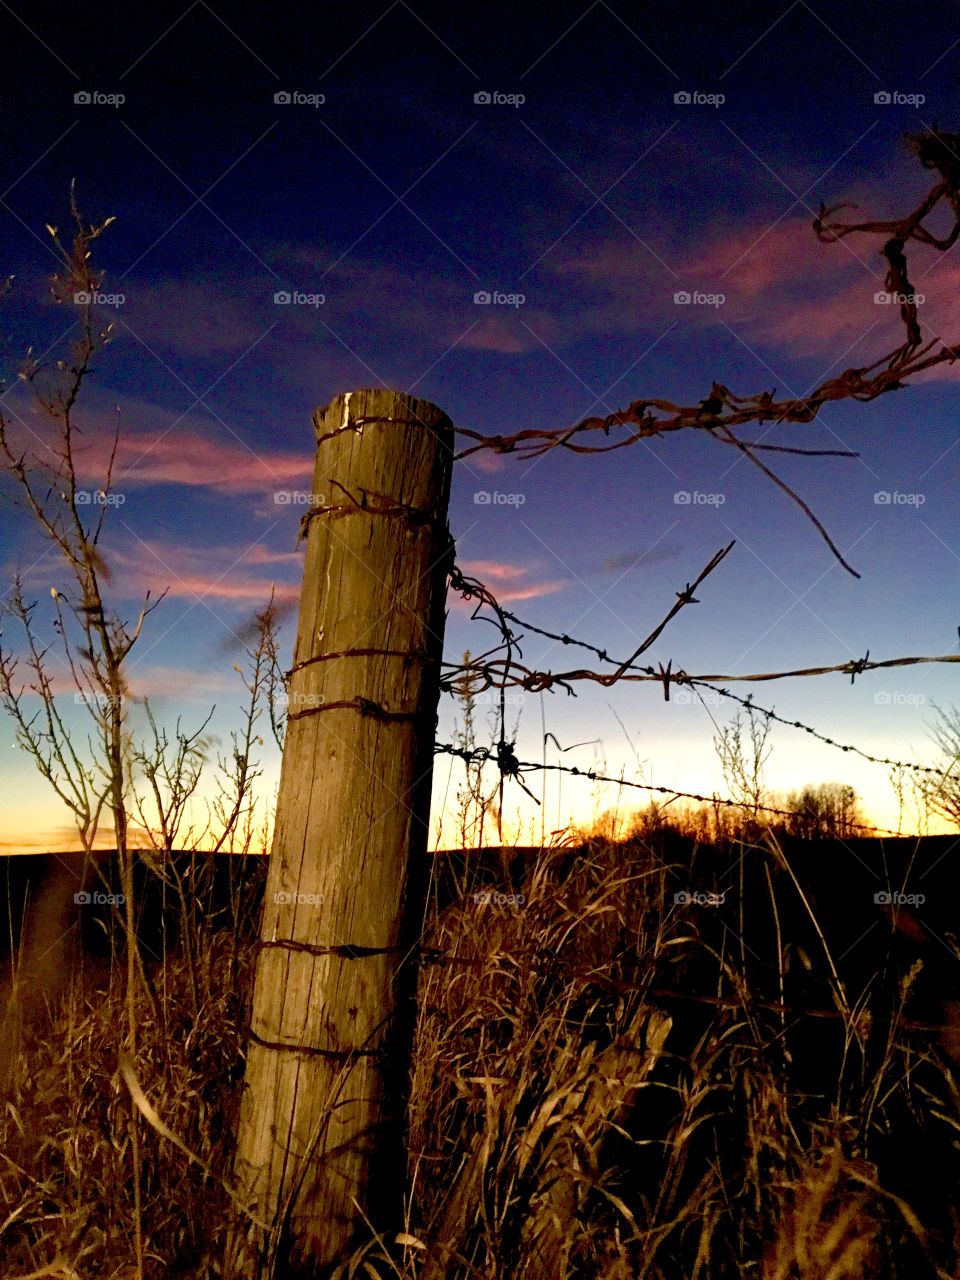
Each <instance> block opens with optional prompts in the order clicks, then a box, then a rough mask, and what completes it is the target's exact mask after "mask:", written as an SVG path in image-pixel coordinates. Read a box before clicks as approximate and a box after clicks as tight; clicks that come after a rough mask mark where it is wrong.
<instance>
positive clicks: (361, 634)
mask: <svg viewBox="0 0 960 1280" xmlns="http://www.w3.org/2000/svg"><path fill="white" fill-rule="evenodd" d="M314 425H315V427H316V432H317V440H318V444H317V459H316V468H315V472H314V482H313V491H314V500H315V506H314V509H313V512H312V514H311V516H310V518H309V519H308V520H307V522H306V544H307V545H306V563H305V569H304V582H303V592H302V596H301V601H300V616H299V624H298V631H297V640H296V648H295V651H294V662H293V668H292V674H291V680H290V690H289V693H290V702H289V713H290V719H289V722H288V727H287V736H286V740H285V744H284V753H283V765H282V771H281V780H280V792H279V799H278V807H277V818H276V831H275V837H274V842H273V849H272V853H271V857H270V860H269V870H268V878H267V886H266V895H265V904H264V911H263V921H262V928H261V950H260V953H259V957H258V962H257V972H256V983H255V990H254V998H253V1013H252V1018H251V1033H252V1034H251V1037H250V1043H249V1047H248V1052H247V1065H246V1076H245V1090H244V1097H243V1104H242V1110H241V1118H240V1128H239V1135H238V1147H237V1157H236V1173H237V1178H238V1181H239V1184H240V1187H241V1188H242V1193H243V1194H244V1195H245V1196H246V1197H247V1198H248V1202H251V1203H252V1205H253V1212H254V1213H255V1215H256V1217H257V1218H259V1219H260V1220H261V1221H262V1222H269V1223H271V1224H272V1225H273V1226H274V1228H275V1240H274V1243H276V1241H277V1240H280V1245H279V1248H280V1252H281V1255H285V1254H286V1253H287V1252H289V1257H287V1258H286V1261H285V1264H284V1265H285V1266H286V1267H287V1268H288V1273H289V1274H292V1275H295V1274H297V1273H298V1270H299V1269H301V1268H302V1269H303V1270H304V1271H305V1272H306V1270H307V1269H308V1267H309V1272H310V1274H316V1273H318V1269H319V1274H324V1273H325V1272H326V1271H327V1270H328V1269H331V1268H333V1267H334V1266H335V1264H336V1263H338V1262H339V1261H341V1260H342V1259H343V1258H344V1257H345V1256H347V1255H349V1253H350V1251H351V1250H352V1249H353V1248H354V1247H355V1246H356V1245H357V1243H358V1242H359V1241H360V1240H362V1239H364V1238H369V1229H368V1228H367V1227H365V1225H364V1215H366V1216H367V1217H369V1218H370V1220H371V1221H372V1222H373V1223H374V1224H376V1225H377V1226H378V1227H382V1226H384V1224H387V1225H390V1224H391V1223H390V1220H391V1219H392V1218H395V1217H396V1215H398V1214H399V1210H400V1205H401V1195H402V1186H403V1179H402V1170H403V1150H402V1120H403V1108H404V1103H405V1095H406V1081H407V1077H408V1054H409V1042H410V1035H411V1031H412V1021H413V1019H412V1007H413V996H414V991H415V972H414V964H413V962H412V961H411V960H409V959H408V960H407V962H406V963H405V964H404V963H403V960H404V953H405V951H406V950H407V949H408V948H409V946H410V944H411V942H413V941H415V939H416V938H417V937H418V936H419V931H420V926H421V923H422V919H423V906H424V884H423V868H424V867H425V862H426V847H427V830H428V819H429V801H430V781H431V773H432V760H433V742H434V734H435V729H436V708H437V699H438V688H439V686H438V680H439V665H440V658H441V651H442V643H443V623H444V616H445V615H444V603H445V582H446V573H447V567H448V563H449V560H448V556H449V535H448V533H447V529H446V512H447V502H448V499H449V490H450V472H451V460H452V454H453V449H452V445H453V428H452V425H451V423H450V421H449V419H448V418H447V417H446V416H445V415H444V414H443V413H442V412H441V411H440V410H439V409H437V408H436V407H435V406H434V405H431V404H429V403H427V402H426V401H422V400H417V399H414V398H412V397H409V396H404V395H400V394H396V393H393V392H387V391H354V392H351V393H349V394H347V395H343V396H338V397H337V398H336V399H335V400H334V401H333V402H332V403H331V404H330V405H328V406H327V408H326V409H323V410H318V412H317V414H316V416H315V422H314ZM371 651H372V652H371ZM276 1046H285V1047H276ZM358 1206H359V1210H362V1213H361V1212H360V1211H359V1210H358ZM284 1240H286V1241H287V1243H284ZM238 1274H244V1272H243V1271H239V1272H238Z"/></svg>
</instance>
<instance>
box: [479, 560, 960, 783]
mask: <svg viewBox="0 0 960 1280" xmlns="http://www.w3.org/2000/svg"><path fill="white" fill-rule="evenodd" d="M731 545H732V544H731ZM502 613H503V617H504V618H506V619H508V620H509V621H510V622H513V623H515V624H516V625H517V626H520V627H523V628H524V630H525V631H532V632H535V633H536V634H537V635H540V636H544V637H545V638H546V639H548V640H555V641H557V642H558V643H559V644H563V645H575V646H577V647H579V648H581V649H586V650H588V651H589V652H590V653H594V654H596V655H597V657H598V658H599V659H600V660H601V662H609V663H611V664H612V665H614V666H622V665H623V664H622V663H621V662H620V661H619V659H617V658H612V657H611V656H610V654H609V653H608V652H607V651H606V649H602V648H600V647H599V646H597V645H593V644H590V643H589V642H588V641H586V640H579V639H577V638H576V637H574V636H571V635H568V634H567V633H566V632H556V631H548V630H547V629H546V628H544V627H538V626H536V625H535V624H534V623H532V622H529V621H527V620H526V619H524V618H520V617H518V615H517V614H515V613H513V612H512V611H511V610H509V609H503V610H502ZM520 638H521V639H522V637H520ZM957 656H958V657H960V655H957ZM626 665H627V668H628V669H631V668H633V664H632V663H630V662H629V661H628V662H627V664H626ZM636 669H637V670H639V671H641V672H643V673H645V674H655V673H653V669H652V668H651V667H639V668H636ZM657 678H658V679H659V678H660V677H659V676H658V677H657ZM679 683H681V684H684V685H689V687H690V688H692V689H693V690H694V691H695V692H696V691H697V690H698V689H706V690H708V691H709V692H710V693H715V694H717V695H718V696H719V697H722V698H728V699H729V700H731V701H732V702H736V703H739V705H740V706H742V707H745V708H746V709H747V710H748V711H752V712H755V713H756V714H757V715H761V716H763V717H764V718H765V719H767V720H772V721H776V723H777V724H782V725H785V726H786V727H787V728H789V729H802V730H803V732H804V733H808V734H809V735H810V736H811V737H813V738H816V739H817V740H818V741H820V742H823V743H825V744H826V746H828V747H834V748H836V750H838V751H843V752H845V753H849V754H851V755H856V756H859V757H860V758H861V759H863V760H866V761H868V762H869V763H870V764H881V765H887V766H889V767H890V768H895V769H909V770H911V771H912V772H914V773H924V774H929V775H932V776H935V777H938V778H949V777H952V776H953V774H952V771H950V770H945V769H937V768H935V767H934V766H933V765H923V764H917V763H915V762H914V761H911V760H893V759H891V758H890V757H888V756H875V755H871V753H870V752H869V751H864V750H863V748H862V747H857V746H854V745H852V744H851V743H845V742H838V741H837V740H836V739H834V738H831V737H829V736H828V735H827V734H825V733H821V732H820V730H819V729H814V728H813V727H812V726H811V725H808V724H804V723H803V722H802V721H801V720H788V719H787V718H786V717H785V716H781V715H778V714H777V713H776V712H775V711H773V710H772V709H771V708H769V707H762V706H760V705H759V704H758V703H756V702H754V701H753V695H752V694H748V695H747V696H746V697H745V698H743V697H741V696H740V694H738V693H733V692H732V690H730V689H723V688H720V687H718V686H717V685H715V684H710V683H709V682H708V681H707V680H706V679H704V678H700V677H697V676H688V677H686V679H685V680H682V681H679Z"/></svg>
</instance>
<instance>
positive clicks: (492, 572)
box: [451, 560, 570, 607]
mask: <svg viewBox="0 0 960 1280" xmlns="http://www.w3.org/2000/svg"><path fill="white" fill-rule="evenodd" d="M460 567H461V569H462V570H463V571H464V573H465V574H467V576H468V577H471V578H478V579H479V580H480V581H481V582H482V583H483V584H484V586H487V587H489V588H490V590H491V591H492V592H493V594H494V595H495V596H496V598H497V600H499V601H500V603H501V604H508V603H510V602H511V601H516V600H535V599H537V598H538V597H540V596H548V595H553V593H554V592H556V591H562V590H563V589H564V588H565V587H567V586H569V585H570V584H569V582H567V581H566V579H563V578H553V579H545V580H541V581H539V582H526V581H524V579H525V578H526V577H527V575H528V574H529V573H530V570H529V569H527V568H526V567H524V566H523V565H516V564H508V563H506V562H505V561H502V560H465V561H463V562H462V563H461V565H460ZM459 599H460V597H459V596H456V595H455V594H454V595H453V596H452V597H451V600H459ZM471 607H473V605H471Z"/></svg>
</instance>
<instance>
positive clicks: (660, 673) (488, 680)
mask: <svg viewBox="0 0 960 1280" xmlns="http://www.w3.org/2000/svg"><path fill="white" fill-rule="evenodd" d="M734 545H735V543H733V542H731V543H729V544H728V545H727V546H726V547H725V548H722V549H721V550H720V551H718V552H717V553H716V555H714V556H713V558H712V559H711V560H710V561H709V563H708V564H707V565H706V567H705V568H704V569H703V570H702V571H701V573H700V575H699V576H698V577H697V579H696V581H695V582H694V583H693V584H692V585H691V584H690V583H687V585H686V587H685V588H684V590H683V591H678V592H677V593H676V595H677V603H675V604H674V605H672V606H671V608H670V609H669V611H668V612H667V614H666V616H665V617H664V618H663V620H662V621H661V622H660V623H659V624H658V625H657V626H656V627H655V628H654V630H653V631H652V632H651V633H650V635H649V636H647V638H646V639H645V640H644V641H643V642H642V643H641V644H640V646H639V647H638V648H637V649H636V650H634V652H633V654H631V656H630V658H628V659H627V660H626V661H625V662H622V663H620V664H619V665H618V666H617V669H616V670H615V671H613V672H601V671H591V670H589V669H586V668H582V667H580V668H576V669H574V670H570V671H559V672H553V671H539V670H536V669H534V668H531V667H527V666H525V665H524V664H523V663H520V662H517V661H515V660H514V659H513V657H512V653H513V651H514V650H516V651H517V653H518V654H519V653H521V652H522V651H521V650H520V648H519V639H520V638H521V637H518V636H516V635H515V634H514V632H513V631H511V629H510V627H509V625H508V623H507V618H508V614H507V611H506V610H505V609H504V608H503V606H502V605H500V604H499V603H497V601H496V599H495V597H494V596H493V593H492V592H491V591H490V589H489V588H488V587H486V586H484V585H483V584H482V583H480V582H478V581H477V580H476V579H471V578H467V577H466V576H465V575H464V574H462V573H461V572H460V571H459V570H457V569H455V570H454V571H453V573H452V574H451V577H450V583H451V586H452V587H453V589H454V590H456V591H459V592H460V594H461V595H462V596H463V597H464V599H471V598H474V597H476V598H477V599H479V601H480V603H479V604H478V605H477V607H476V608H475V609H474V611H473V614H472V615H471V616H472V617H473V618H475V619H476V618H481V614H480V610H481V609H482V608H483V606H484V605H485V604H487V605H491V607H493V608H494V610H495V612H496V615H497V625H498V626H499V629H500V632H501V635H502V636H503V642H502V643H501V644H500V645H497V646H495V647H494V648H493V649H491V650H488V651H487V653H485V654H481V655H480V657H479V658H477V659H475V660H473V661H472V662H470V663H467V664H462V663H449V662H444V663H443V667H445V668H448V670H447V671H446V672H444V673H443V674H442V675H441V680H440V684H441V688H442V689H445V690H447V691H450V690H452V689H454V688H455V686H456V684H457V683H458V682H461V681H462V680H463V679H464V678H465V677H467V676H468V674H469V676H470V678H471V679H472V680H474V681H476V682H478V683H476V684H475V688H476V689H477V691H482V690H486V689H491V688H494V689H498V690H503V689H508V688H516V687H520V688H523V689H525V690H526V691H527V692H528V693H540V692H542V691H543V690H547V689H552V688H553V687H554V686H555V685H558V686H560V687H561V688H563V689H564V690H565V691H566V692H567V693H568V694H569V695H571V696H576V695H575V691H574V689H573V688H572V687H571V686H572V684H573V683H574V682H578V681H592V682H593V683H596V684H600V685H603V686H605V687H609V686H610V685H613V684H617V683H619V682H621V681H623V682H638V683H642V682H655V683H659V684H662V685H663V695H664V699H665V700H666V701H667V702H669V701H670V686H671V684H677V685H692V684H694V683H698V682H699V683H701V684H716V683H718V682H727V683H732V682H739V683H747V684H754V683H759V682H761V681H767V680H786V679H794V678H798V677H803V676H824V675H834V674H839V675H848V676H849V677H850V683H851V684H853V683H854V681H855V680H856V677H857V676H858V675H862V674H863V673H864V672H865V671H881V670H886V669H889V668H893V667H909V666H917V665H920V664H929V663H956V662H960V653H952V654H951V653H948V654H935V655H917V656H910V657H898V658H883V659H879V660H877V659H874V660H873V661H871V660H870V650H869V649H868V650H867V652H866V653H865V654H864V656H863V657H862V658H848V659H847V660H846V661H845V662H838V663H834V664H832V665H828V666H820V667H797V668H793V669H792V670H786V671H760V672H751V673H748V674H737V673H731V672H707V673H699V674H697V675H691V674H690V673H689V672H687V671H685V670H684V669H683V668H678V669H677V670H674V669H673V659H672V658H671V659H670V661H669V662H667V664H666V666H664V665H663V663H660V664H659V665H658V667H657V668H656V669H655V668H653V667H651V666H645V667H637V666H636V665H635V663H636V659H637V658H638V657H639V655H640V654H641V653H643V652H644V650H645V649H647V648H649V647H650V645H651V644H653V643H654V641H655V640H656V639H657V638H658V637H659V636H660V634H661V633H662V631H663V629H664V627H665V626H666V625H667V623H668V622H670V621H671V620H672V619H673V618H674V617H675V616H676V614H677V613H678V612H679V611H680V609H681V608H682V607H684V606H685V605H688V604H699V603H700V602H699V601H698V600H697V599H696V598H695V597H694V595H693V591H694V590H695V589H696V587H698V586H699V585H700V583H702V582H703V580H704V579H705V578H706V577H707V575H708V574H709V573H711V572H712V571H713V570H714V569H715V568H716V567H717V565H718V564H720V562H721V561H722V560H723V559H724V557H725V556H726V555H727V553H728V552H729V551H730V549H731V548H732V547H733V546H734ZM509 616H510V617H512V618H514V619H515V615H509ZM482 620H483V621H487V622H492V621H493V620H492V619H490V618H485V619H482ZM515 620H516V619H515ZM520 625H525V624H522V623H521V624H520ZM530 629H536V630H540V629H539V628H532V627H531V628H530ZM542 634H544V635H550V634H552V633H548V632H542ZM559 638H560V639H561V641H562V642H563V637H562V636H561V637H559ZM565 643H568V644H578V645H580V646H581V647H583V648H587V649H590V650H591V651H592V652H594V653H597V654H598V655H599V656H601V658H602V660H605V661H608V662H612V661H613V660H612V659H611V658H610V657H609V655H608V654H607V653H606V650H602V649H597V648H596V647H595V646H593V645H588V644H585V643H584V642H582V641H577V640H573V639H572V638H571V637H569V636H568V637H567V638H566V641H565ZM503 648H506V649H507V657H506V658H493V657H492V656H491V655H493V654H495V653H497V652H499V651H500V650H501V649H503ZM631 668H632V673H631Z"/></svg>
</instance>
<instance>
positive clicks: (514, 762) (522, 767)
mask: <svg viewBox="0 0 960 1280" xmlns="http://www.w3.org/2000/svg"><path fill="white" fill-rule="evenodd" d="M433 750H434V753H435V754H436V755H449V756H457V757H458V758H459V759H461V760H463V761H464V762H465V763H466V764H479V763H486V762H487V761H493V762H495V763H496V765H497V768H498V769H499V770H500V774H501V777H507V778H513V779H514V780H515V781H517V782H519V783H520V785H521V786H523V789H524V791H526V793H527V795H529V796H530V797H531V798H532V799H533V800H534V801H535V802H536V803H537V804H539V803H540V801H539V800H537V798H536V796H534V795H533V793H532V792H531V791H530V790H529V788H528V787H526V786H525V785H524V784H523V782H522V778H521V775H522V774H524V773H533V772H538V773H568V774H571V775H572V776H573V777H577V778H587V779H588V780H589V781H591V782H610V783H613V784H614V785H615V786H618V787H630V788H632V789H634V790H638V791H652V792H656V793H657V794H658V795H665V796H670V797H671V799H673V800H697V801H700V802H701V803H702V804H712V805H721V806H723V807H724V808H734V809H749V810H750V812H751V813H772V814H776V815H777V816H779V817H782V818H794V819H796V818H797V817H800V816H802V815H801V814H798V813H797V811H796V809H780V808H777V807H776V806H775V805H767V804H753V803H752V802H751V801H748V800H730V799H728V798H725V797H722V796H717V795H712V796H705V795H701V794H699V793H698V792H696V791H677V790H675V789H674V788H673V787H661V786H655V785H654V784H653V783H650V782H632V781H628V780H627V779H625V778H622V777H617V778H615V777H611V776H610V775H609V774H603V773H598V772H597V770H595V769H581V768H578V766H577V765H572V764H543V763H534V762H533V761H530V760H518V759H517V757H516V755H514V753H513V749H512V747H511V748H509V749H508V750H507V751H506V752H504V751H502V750H500V749H499V748H498V749H497V750H491V749H490V748H488V747H458V746H456V745H455V744H454V743H452V742H436V743H434V747H433ZM845 829H847V830H852V831H879V832H880V833H881V834H882V835H889V836H899V835H900V832H899V831H894V830H893V829H892V828H891V827H877V826H874V825H873V824H872V823H868V822H847V823H845Z"/></svg>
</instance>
